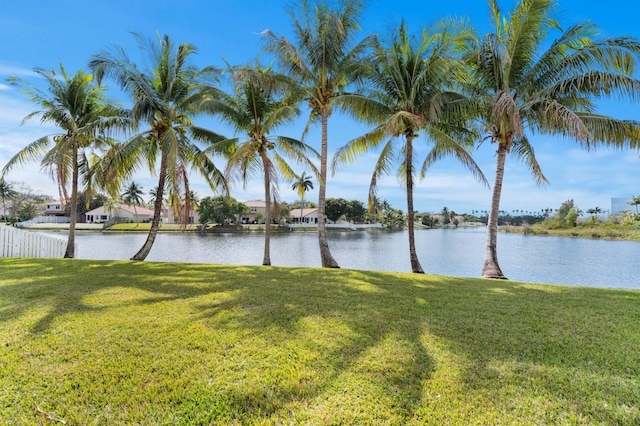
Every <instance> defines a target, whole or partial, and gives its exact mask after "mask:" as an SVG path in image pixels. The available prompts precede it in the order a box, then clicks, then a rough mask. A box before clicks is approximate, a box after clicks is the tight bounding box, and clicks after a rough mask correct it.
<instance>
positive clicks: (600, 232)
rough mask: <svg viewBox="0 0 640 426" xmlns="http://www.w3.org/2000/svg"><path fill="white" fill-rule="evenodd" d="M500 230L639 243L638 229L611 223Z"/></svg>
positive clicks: (539, 225) (506, 227) (516, 227)
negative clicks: (559, 227)
mask: <svg viewBox="0 0 640 426" xmlns="http://www.w3.org/2000/svg"><path fill="white" fill-rule="evenodd" d="M500 230H501V231H504V232H513V233H519V234H523V233H526V234H527V235H547V236H553V237H570V238H591V239H603V240H629V241H640V228H637V227H633V226H628V225H621V224H613V223H603V224H595V225H593V224H588V223H585V224H582V225H578V226H575V227H573V228H564V229H553V228H549V227H547V226H544V225H541V224H536V225H531V226H527V227H522V226H505V227H502V226H501V227H500Z"/></svg>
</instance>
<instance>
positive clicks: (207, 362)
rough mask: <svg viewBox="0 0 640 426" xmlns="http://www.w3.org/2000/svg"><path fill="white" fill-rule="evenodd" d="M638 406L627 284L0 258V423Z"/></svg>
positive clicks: (369, 418)
mask: <svg viewBox="0 0 640 426" xmlns="http://www.w3.org/2000/svg"><path fill="white" fill-rule="evenodd" d="M610 284H611V285H615V283H606V282H605V283H602V285H603V286H607V285H610ZM638 401H640V292H638V291H624V290H604V289H589V288H577V287H560V286H550V285H532V284H523V283H518V282H510V281H491V280H481V279H466V278H465V279H462V278H448V277H436V276H429V275H411V274H400V273H382V272H363V271H350V270H332V269H312V268H279V267H260V266H252V267H243V266H218V265H196V264H179V263H133V262H129V261H82V260H48V259H0V424H12V425H34V424H48V425H54V424H60V423H58V422H62V421H64V422H66V424H69V425H76V424H83V425H84V424H87V425H89V424H99V425H103V424H109V425H134V424H139V425H151V424H154V425H155V424H163V425H181V424H238V425H240V424H242V425H245V424H259V425H263V424H264V425H276V424H280V425H289V424H311V425H316V424H323V425H324V424H336V425H338V424H339V425H343V424H344V425H348V424H354V425H370V424H376V425H377V424H391V425H396V424H403V425H404V424H415V425H423V424H433V425H442V424H452V425H467V424H479V425H494V424H503V425H507V424H508V425H517V424H526V425H529V424H554V425H555V424H606V425H611V424H619V425H625V424H626V425H637V424H640V408H639V405H638Z"/></svg>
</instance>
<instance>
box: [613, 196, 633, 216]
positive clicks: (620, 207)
mask: <svg viewBox="0 0 640 426" xmlns="http://www.w3.org/2000/svg"><path fill="white" fill-rule="evenodd" d="M629 200H631V197H626V198H621V197H617V198H612V199H611V214H617V213H622V212H623V211H624V210H631V206H630V205H629V204H627V201H629Z"/></svg>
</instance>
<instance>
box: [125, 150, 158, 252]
mask: <svg viewBox="0 0 640 426" xmlns="http://www.w3.org/2000/svg"><path fill="white" fill-rule="evenodd" d="M166 174H167V159H166V157H165V153H164V152H162V154H161V157H160V177H159V178H158V191H157V193H156V200H155V202H154V203H153V221H152V222H151V229H150V230H149V235H147V240H146V241H145V242H144V244H143V245H142V247H141V248H140V250H138V252H137V253H136V254H134V255H133V257H132V258H131V260H141V261H142V260H145V259H146V258H147V256H148V255H149V252H150V251H151V247H153V242H154V241H155V240H156V235H158V228H159V227H160V215H161V214H162V197H163V196H164V181H165V178H166Z"/></svg>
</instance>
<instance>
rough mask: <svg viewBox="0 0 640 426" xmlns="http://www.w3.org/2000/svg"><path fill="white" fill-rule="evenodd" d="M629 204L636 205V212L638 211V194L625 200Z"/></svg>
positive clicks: (639, 196) (639, 198)
mask: <svg viewBox="0 0 640 426" xmlns="http://www.w3.org/2000/svg"><path fill="white" fill-rule="evenodd" d="M627 204H629V205H630V206H636V214H637V213H638V204H640V195H634V196H633V197H631V200H629V201H627Z"/></svg>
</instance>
